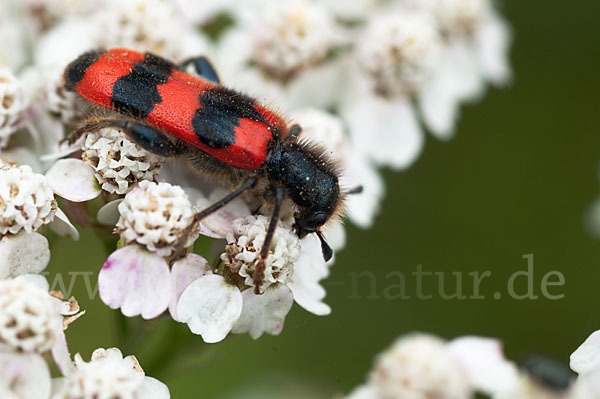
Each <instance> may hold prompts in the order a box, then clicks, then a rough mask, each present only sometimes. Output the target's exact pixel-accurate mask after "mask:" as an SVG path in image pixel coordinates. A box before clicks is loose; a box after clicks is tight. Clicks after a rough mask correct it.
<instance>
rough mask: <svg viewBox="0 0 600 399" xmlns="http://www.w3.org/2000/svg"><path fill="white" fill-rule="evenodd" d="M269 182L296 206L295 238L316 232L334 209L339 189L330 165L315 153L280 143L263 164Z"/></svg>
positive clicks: (291, 143)
mask: <svg viewBox="0 0 600 399" xmlns="http://www.w3.org/2000/svg"><path fill="white" fill-rule="evenodd" d="M265 170H266V174H267V176H268V178H269V180H270V181H271V182H272V183H273V184H275V185H280V186H281V187H283V188H284V189H285V191H286V193H287V196H288V197H289V198H290V199H291V200H292V201H293V202H294V203H295V205H296V206H297V211H296V215H295V219H296V230H297V231H298V234H299V236H301V237H302V236H304V235H306V234H308V233H311V232H314V231H316V229H317V228H319V227H320V226H322V225H323V224H325V223H326V222H327V221H328V220H329V218H330V217H331V216H332V215H333V213H334V212H335V210H336V209H337V207H338V202H339V200H340V189H339V184H338V178H337V175H336V173H335V172H334V170H333V168H332V166H331V162H330V161H329V160H328V159H327V158H326V157H325V156H324V155H323V154H322V153H321V152H320V151H319V150H317V149H315V148H312V147H310V146H308V145H303V144H300V143H297V142H292V141H289V142H288V141H284V142H283V143H282V144H281V145H280V146H278V147H277V148H274V149H273V152H272V153H271V154H270V157H269V158H268V160H267V163H266V167H265Z"/></svg>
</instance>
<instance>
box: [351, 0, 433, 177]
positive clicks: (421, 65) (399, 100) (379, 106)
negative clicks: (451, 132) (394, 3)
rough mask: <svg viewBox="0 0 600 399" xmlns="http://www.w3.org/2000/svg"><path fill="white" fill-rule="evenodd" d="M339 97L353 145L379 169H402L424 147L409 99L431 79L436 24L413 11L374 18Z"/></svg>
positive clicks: (362, 39)
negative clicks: (380, 167)
mask: <svg viewBox="0 0 600 399" xmlns="http://www.w3.org/2000/svg"><path fill="white" fill-rule="evenodd" d="M360 37H361V41H360V46H359V49H358V52H357V57H356V61H357V65H349V67H348V68H349V71H351V74H350V78H349V79H348V84H347V85H346V92H344V94H343V98H342V104H341V109H340V112H341V115H342V116H343V118H344V119H345V120H346V123H347V125H348V128H349V130H350V133H351V136H352V139H353V141H354V143H355V145H356V147H357V148H359V149H360V150H361V151H362V152H363V153H364V154H365V155H366V156H367V157H368V158H370V159H371V160H372V161H374V162H376V163H377V164H379V165H385V166H391V167H392V168H394V169H401V168H405V167H407V166H409V165H410V164H412V162H413V161H414V160H415V159H416V157H417V155H418V154H419V153H420V151H421V148H422V146H423V134H422V131H421V128H420V126H419V123H418V120H417V117H416V112H415V110H414V107H413V105H412V103H411V98H412V96H413V95H414V94H415V93H418V92H419V90H420V89H421V87H422V86H423V85H424V84H425V83H426V82H427V80H428V79H429V78H430V76H431V74H432V72H433V69H434V66H435V64H436V62H437V60H438V57H439V55H440V49H441V37H440V35H439V33H438V31H437V30H436V24H435V20H433V19H432V18H430V17H429V16H428V15H427V14H425V13H423V12H419V11H417V10H412V9H411V10H403V9H399V10H394V11H392V12H389V13H387V14H385V15H377V16H374V17H373V18H372V19H371V20H370V23H369V25H368V26H367V27H366V28H365V31H364V32H363V33H362V34H361V35H360Z"/></svg>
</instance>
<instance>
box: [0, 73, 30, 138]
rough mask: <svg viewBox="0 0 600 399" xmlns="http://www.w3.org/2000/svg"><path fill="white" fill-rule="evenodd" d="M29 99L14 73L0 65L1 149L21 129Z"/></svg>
mask: <svg viewBox="0 0 600 399" xmlns="http://www.w3.org/2000/svg"><path fill="white" fill-rule="evenodd" d="M26 107H27V97H26V96H25V93H24V89H23V87H22V86H21V84H20V82H19V81H18V80H17V78H16V77H15V75H13V73H12V71H11V70H10V69H9V68H7V67H5V66H2V65H0V148H4V147H6V146H7V144H8V140H9V138H10V136H11V135H12V134H13V133H14V132H15V131H16V130H17V129H18V128H19V122H21V119H22V116H23V111H24V110H25V108H26Z"/></svg>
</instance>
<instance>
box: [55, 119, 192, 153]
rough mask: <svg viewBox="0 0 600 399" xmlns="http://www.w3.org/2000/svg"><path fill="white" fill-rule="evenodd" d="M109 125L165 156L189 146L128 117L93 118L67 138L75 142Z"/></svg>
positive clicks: (69, 141)
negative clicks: (127, 118)
mask: <svg viewBox="0 0 600 399" xmlns="http://www.w3.org/2000/svg"><path fill="white" fill-rule="evenodd" d="M107 127H114V128H117V129H121V130H122V131H123V133H125V134H126V135H127V137H128V138H129V139H130V140H132V141H133V142H134V143H136V144H137V145H139V146H140V147H142V148H143V149H145V150H147V151H150V152H151V153H153V154H156V155H160V156H163V157H174V156H177V155H180V154H183V153H184V152H186V150H187V147H186V146H185V144H183V143H182V142H179V141H175V142H174V141H173V140H172V139H171V138H170V137H169V136H168V135H167V134H165V133H163V132H161V131H160V130H157V129H155V128H153V127H151V126H149V125H146V124H144V123H139V122H132V121H129V120H126V119H111V118H105V119H92V120H90V121H89V122H86V123H84V124H83V126H81V127H80V128H79V129H77V130H75V131H74V132H73V133H71V135H70V136H69V137H68V138H67V139H66V142H67V143H69V144H74V143H75V142H76V141H77V140H79V138H80V137H81V136H83V135H85V134H87V133H89V132H95V131H98V130H100V129H104V128H107Z"/></svg>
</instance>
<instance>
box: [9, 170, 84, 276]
mask: <svg viewBox="0 0 600 399" xmlns="http://www.w3.org/2000/svg"><path fill="white" fill-rule="evenodd" d="M45 224H48V225H49V227H50V228H51V229H52V230H54V232H56V233H57V234H60V235H62V236H69V237H71V238H73V239H74V240H77V239H78V238H79V233H78V232H77V229H75V227H74V226H73V225H72V224H71V222H70V221H69V219H68V218H67V215H65V213H64V212H63V211H62V210H60V209H59V208H58V207H57V205H56V200H55V199H54V192H53V190H52V187H51V183H50V181H48V179H47V178H46V177H44V175H41V174H38V173H34V172H33V171H32V169H31V167H29V166H28V165H23V166H18V165H16V164H13V163H8V162H4V161H3V162H0V236H3V237H2V242H3V244H2V245H4V244H6V245H12V247H13V248H12V249H20V251H18V252H16V253H15V252H14V251H13V250H11V249H9V248H5V251H6V252H5V254H6V256H4V257H3V258H2V259H0V264H3V263H4V262H7V261H8V260H9V258H11V257H14V256H17V257H19V258H21V257H22V256H23V255H24V254H25V253H28V255H30V256H31V260H34V259H37V258H39V257H40V256H41V257H42V258H46V255H35V254H34V253H35V252H37V251H36V250H35V249H34V246H31V245H28V244H25V241H24V238H25V237H33V236H35V235H36V234H37V233H35V231H36V230H37V229H39V228H40V227H41V226H42V225H45ZM19 233H23V234H19ZM40 237H42V236H40ZM42 239H43V241H45V240H46V239H45V238H43V237H42ZM9 240H10V241H12V244H9V242H8V241H9ZM32 240H34V241H33V242H32V243H31V244H35V243H41V241H40V240H41V239H34V238H32ZM17 242H19V244H18V245H17ZM21 245H23V246H22V247H21ZM47 246H48V245H47V242H46V245H45V247H46V249H43V248H39V249H40V250H41V251H42V252H46V251H47ZM19 252H20V253H19ZM47 257H49V253H48V256H47ZM23 260H24V261H26V259H23ZM44 267H45V265H44ZM1 274H2V273H0V275H1Z"/></svg>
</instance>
